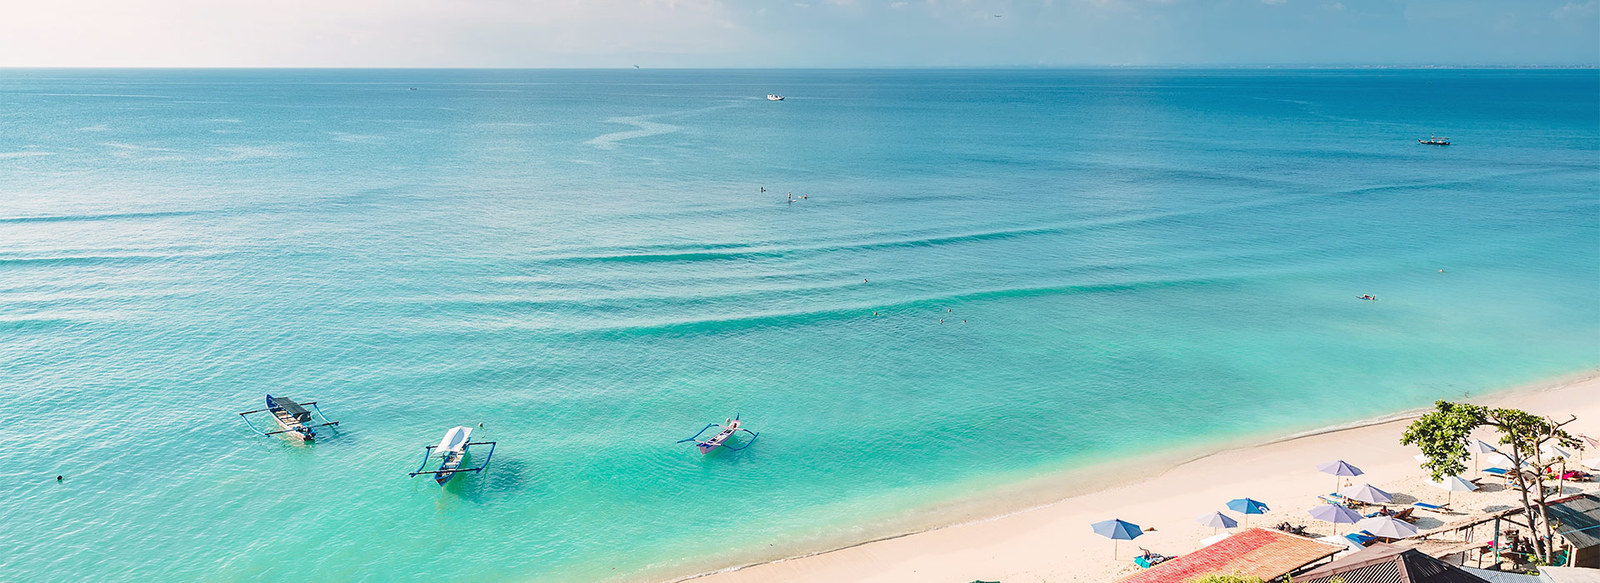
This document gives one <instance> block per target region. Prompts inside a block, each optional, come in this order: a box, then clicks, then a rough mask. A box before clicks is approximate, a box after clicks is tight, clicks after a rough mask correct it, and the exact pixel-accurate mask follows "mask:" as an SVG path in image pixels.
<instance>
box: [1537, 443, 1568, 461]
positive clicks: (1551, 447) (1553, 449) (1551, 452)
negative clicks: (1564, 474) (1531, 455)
mask: <svg viewBox="0 0 1600 583" xmlns="http://www.w3.org/2000/svg"><path fill="white" fill-rule="evenodd" d="M1539 451H1540V452H1543V453H1544V454H1545V455H1547V456H1550V457H1553V458H1556V459H1558V460H1566V459H1568V458H1571V457H1572V452H1570V451H1567V450H1565V449H1562V448H1561V446H1559V445H1556V444H1554V443H1546V444H1544V446H1542V447H1540V448H1539Z"/></svg>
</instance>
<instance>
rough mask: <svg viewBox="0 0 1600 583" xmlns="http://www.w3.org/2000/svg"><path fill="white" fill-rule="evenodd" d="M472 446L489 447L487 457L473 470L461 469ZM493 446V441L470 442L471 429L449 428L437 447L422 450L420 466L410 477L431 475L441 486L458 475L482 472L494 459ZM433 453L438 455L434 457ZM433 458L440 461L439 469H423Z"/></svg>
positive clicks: (431, 446)
mask: <svg viewBox="0 0 1600 583" xmlns="http://www.w3.org/2000/svg"><path fill="white" fill-rule="evenodd" d="M474 445H487V446H489V455H487V456H485V457H484V458H483V465H480V466H478V467H475V468H463V467H461V463H462V462H463V461H465V460H466V459H467V448H469V447H471V446H474ZM494 446H495V442H493V441H472V428H471V427H464V426H456V427H451V428H450V429H449V430H448V431H445V432H444V438H443V439H440V440H439V444H438V445H430V446H427V447H424V448H422V465H419V466H417V471H414V472H411V474H410V475H411V477H413V478H414V477H417V476H420V475H422V474H432V475H433V481H435V482H438V483H439V485H440V486H443V485H444V483H445V482H448V481H450V478H453V477H455V475H456V474H458V473H461V472H482V471H483V469H484V468H487V467H489V460H492V459H494ZM435 452H437V453H438V454H439V455H438V456H435V455H434V453H435ZM435 457H437V458H438V459H439V460H440V462H439V469H437V470H428V469H425V468H427V467H428V462H429V461H431V460H433V459H434V458H435Z"/></svg>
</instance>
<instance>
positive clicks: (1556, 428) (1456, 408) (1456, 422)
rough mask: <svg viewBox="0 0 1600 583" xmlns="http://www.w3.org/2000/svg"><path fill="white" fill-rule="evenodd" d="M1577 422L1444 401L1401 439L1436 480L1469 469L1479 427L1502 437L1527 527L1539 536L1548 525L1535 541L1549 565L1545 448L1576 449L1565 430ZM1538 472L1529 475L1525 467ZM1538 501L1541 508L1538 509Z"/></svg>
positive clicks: (1501, 444) (1541, 555)
mask: <svg viewBox="0 0 1600 583" xmlns="http://www.w3.org/2000/svg"><path fill="white" fill-rule="evenodd" d="M1572 421H1573V420H1572V419H1568V420H1566V421H1563V422H1560V423H1557V422H1556V421H1555V420H1554V419H1550V418H1549V417H1541V416H1538V415H1534V414H1532V413H1529V412H1527V411H1522V410H1520V409H1502V408H1490V407H1484V406H1482V405H1473V404H1469V403H1451V402H1449V401H1439V402H1437V403H1434V409H1433V410H1432V411H1429V412H1427V413H1426V414H1424V415H1422V417H1419V418H1418V419H1417V420H1416V421H1414V422H1412V423H1411V425H1410V426H1409V427H1407V428H1406V432H1405V434H1404V435H1402V436H1401V437H1400V443H1401V444H1402V445H1415V446H1417V447H1418V448H1421V449H1422V453H1423V455H1425V456H1427V458H1428V460H1427V461H1425V462H1423V463H1422V467H1423V468H1424V469H1426V470H1428V471H1429V472H1430V473H1431V474H1432V477H1433V479H1434V480H1435V481H1438V480H1443V479H1445V478H1448V477H1450V476H1456V475H1460V474H1461V473H1462V472H1464V471H1466V470H1467V465H1466V460H1467V458H1469V457H1471V456H1472V453H1471V452H1470V451H1468V450H1467V444H1468V443H1470V442H1471V439H1472V433H1473V431H1476V430H1478V429H1480V428H1487V429H1491V430H1493V431H1494V432H1495V433H1496V434H1497V435H1498V436H1499V445H1500V447H1499V449H1500V453H1501V454H1503V455H1505V456H1506V457H1507V458H1509V459H1510V460H1511V463H1512V465H1514V466H1516V467H1515V468H1513V470H1514V471H1513V472H1512V473H1511V477H1512V486H1513V487H1515V488H1516V489H1518V490H1520V491H1521V494H1522V510H1523V515H1524V516H1526V517H1527V519H1528V523H1527V525H1526V526H1527V527H1528V529H1529V530H1532V531H1534V532H1538V531H1539V529H1540V528H1539V527H1540V526H1541V523H1542V526H1543V530H1544V533H1543V535H1544V536H1543V537H1539V536H1535V537H1534V541H1535V543H1536V552H1537V553H1538V557H1537V558H1539V559H1542V560H1549V558H1550V555H1549V549H1548V547H1547V546H1546V544H1545V541H1548V540H1550V536H1551V534H1552V533H1551V528H1550V521H1549V520H1548V518H1547V517H1545V514H1544V506H1545V492H1544V480H1545V475H1546V471H1545V470H1546V469H1547V468H1548V464H1547V463H1546V460H1544V459H1543V455H1544V454H1543V448H1544V446H1545V444H1557V445H1561V446H1565V447H1576V446H1577V445H1578V440H1577V438H1575V437H1573V436H1572V435H1571V434H1568V433H1567V432H1566V431H1564V430H1562V429H1561V426H1563V425H1566V424H1568V423H1571V422H1572ZM1525 466H1526V467H1531V468H1533V470H1534V471H1524V467H1525ZM1535 500H1537V502H1538V503H1537V504H1535V503H1534V502H1535Z"/></svg>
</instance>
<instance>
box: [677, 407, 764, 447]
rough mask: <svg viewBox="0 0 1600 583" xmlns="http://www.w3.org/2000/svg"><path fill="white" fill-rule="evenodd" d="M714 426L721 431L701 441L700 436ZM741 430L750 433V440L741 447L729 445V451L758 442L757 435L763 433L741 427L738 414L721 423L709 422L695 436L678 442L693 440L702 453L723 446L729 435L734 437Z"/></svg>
mask: <svg viewBox="0 0 1600 583" xmlns="http://www.w3.org/2000/svg"><path fill="white" fill-rule="evenodd" d="M712 427H721V428H722V431H719V432H717V434H716V435H713V436H711V439H707V440H704V441H701V440H700V436H701V435H703V434H705V432H707V431H710V430H711V428H712ZM740 431H743V432H745V433H748V434H750V441H746V442H744V445H741V446H739V447H732V446H729V447H728V451H739V450H741V449H744V448H747V447H750V444H752V443H755V442H756V437H759V436H760V435H761V434H759V433H756V432H754V431H751V430H749V429H745V428H743V427H740V426H739V416H738V415H734V416H733V418H732V419H728V420H725V421H723V422H722V423H720V424H718V423H711V424H708V425H706V426H705V427H703V428H701V429H700V432H699V433H696V434H694V437H689V438H686V439H680V440H678V443H684V442H687V441H693V442H694V445H695V447H698V448H700V453H711V450H713V449H716V448H718V447H722V444H723V442H726V441H728V438H729V437H733V434H735V433H738V432H740Z"/></svg>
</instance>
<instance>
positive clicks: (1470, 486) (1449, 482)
mask: <svg viewBox="0 0 1600 583" xmlns="http://www.w3.org/2000/svg"><path fill="white" fill-rule="evenodd" d="M1433 486H1434V487H1435V488H1439V489H1442V490H1444V491H1446V492H1449V493H1448V494H1445V499H1444V505H1445V506H1449V505H1450V498H1451V497H1452V496H1455V493H1456V492H1472V491H1475V490H1477V489H1478V481H1477V480H1468V479H1466V478H1463V477H1461V476H1449V477H1447V478H1445V479H1443V480H1439V481H1437V482H1433Z"/></svg>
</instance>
